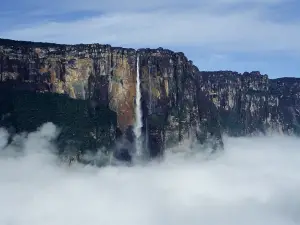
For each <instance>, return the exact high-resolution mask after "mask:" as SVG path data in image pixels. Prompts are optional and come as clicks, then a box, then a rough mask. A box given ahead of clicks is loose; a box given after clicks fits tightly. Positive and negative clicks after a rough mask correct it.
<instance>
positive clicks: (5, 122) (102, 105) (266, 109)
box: [0, 39, 300, 161]
mask: <svg viewBox="0 0 300 225" xmlns="http://www.w3.org/2000/svg"><path fill="white" fill-rule="evenodd" d="M137 56H139V63H140V64H139V69H140V71H139V73H140V79H141V86H140V88H141V100H142V114H143V118H142V121H143V127H142V133H143V137H145V138H144V143H143V145H144V148H147V149H149V153H150V157H157V156H161V155H162V154H163V152H164V150H165V149H167V148H170V147H173V146H174V145H177V144H178V143H181V142H183V141H184V140H189V143H191V148H192V144H193V143H196V144H200V145H201V146H204V147H209V148H211V149H214V150H216V149H222V147H223V143H222V133H226V134H228V135H232V136H241V135H250V134H256V133H258V132H260V133H266V132H268V131H276V132H281V133H286V134H297V135H298V134H300V126H299V125H300V124H299V123H300V78H279V79H269V78H268V76H267V75H261V74H260V73H259V72H256V71H254V72H251V73H248V72H245V73H244V74H239V73H237V72H232V71H211V72H207V71H199V70H198V68H197V67H196V66H194V65H193V63H192V61H189V60H188V59H187V58H186V57H185V56H184V54H183V53H181V52H172V51H170V50H167V49H163V48H158V49H138V50H134V49H126V48H119V47H112V46H110V45H100V44H79V45H60V44H51V43H37V42H24V41H13V40H7V39H0V105H1V107H0V126H5V127H7V128H8V129H9V130H10V131H11V133H12V134H13V133H20V132H23V131H33V130H35V129H36V128H37V127H38V126H41V125H42V124H43V123H45V122H49V121H50V122H53V123H55V124H56V125H58V127H59V128H60V129H61V132H60V135H59V137H58V142H57V145H58V147H59V149H60V150H61V151H62V152H66V151H71V152H72V151H74V149H76V150H78V149H80V150H81V151H84V150H96V149H103V151H104V152H107V151H108V150H110V149H113V152H114V154H115V156H116V157H117V158H119V159H123V160H128V161H130V159H131V151H132V149H133V148H134V145H133V143H134V139H135V137H134V134H133V125H134V122H135V117H136V116H135V110H134V109H135V106H136V102H135V97H136V96H135V95H136V76H137V66H136V63H137Z"/></svg>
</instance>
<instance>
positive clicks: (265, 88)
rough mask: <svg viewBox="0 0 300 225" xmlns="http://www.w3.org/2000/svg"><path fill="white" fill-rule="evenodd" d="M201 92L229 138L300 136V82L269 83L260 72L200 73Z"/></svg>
mask: <svg viewBox="0 0 300 225" xmlns="http://www.w3.org/2000/svg"><path fill="white" fill-rule="evenodd" d="M201 86H202V89H204V90H207V91H208V92H209V95H210V99H211V100H212V101H213V103H214V104H215V106H216V107H217V108H218V111H219V114H220V118H221V124H222V127H223V129H224V131H225V132H227V133H228V134H229V135H236V136H240V135H247V134H253V133H257V132H262V133H265V132H273V131H276V132H279V133H286V134H300V126H299V125H300V124H299V123H300V78H278V79H268V76H267V75H261V74H260V73H259V72H251V73H244V74H239V73H237V72H232V71H213V72H201Z"/></svg>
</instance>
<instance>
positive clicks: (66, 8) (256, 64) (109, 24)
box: [0, 0, 300, 78]
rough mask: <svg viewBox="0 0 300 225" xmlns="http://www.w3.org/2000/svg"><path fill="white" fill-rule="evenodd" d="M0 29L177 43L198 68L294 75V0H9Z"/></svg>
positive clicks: (61, 38) (298, 16)
mask: <svg viewBox="0 0 300 225" xmlns="http://www.w3.org/2000/svg"><path fill="white" fill-rule="evenodd" d="M0 18H1V20H0V37H2V38H11V39H18V40H31V41H47V42H57V43H69V44H75V43H102V44H111V45H113V46H123V47H133V48H141V47H150V48H156V47H164V48H170V49H171V50H174V51H182V52H184V53H185V54H186V55H187V57H188V58H189V59H190V60H192V61H193V62H194V64H195V65H197V66H198V67H199V69H200V70H235V71H238V72H244V71H253V70H260V71H261V72H262V73H263V74H268V75H269V76H270V77H271V78H272V77H282V76H295V77H300V0H151V1H146V0H145V1H141V0H51V1H43V0H26V1H25V0H9V1H5V3H4V4H1V8H0Z"/></svg>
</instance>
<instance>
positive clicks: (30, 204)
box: [0, 123, 300, 225]
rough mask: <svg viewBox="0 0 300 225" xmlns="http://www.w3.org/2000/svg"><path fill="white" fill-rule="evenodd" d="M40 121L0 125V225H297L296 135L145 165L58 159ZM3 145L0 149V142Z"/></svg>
mask: <svg viewBox="0 0 300 225" xmlns="http://www.w3.org/2000/svg"><path fill="white" fill-rule="evenodd" d="M57 135H58V130H57V129H56V127H55V126H54V125H53V124H51V123H48V124H45V125H44V126H42V127H41V128H40V129H38V131H36V132H32V133H29V134H23V135H19V136H16V137H15V138H14V142H13V143H14V144H11V145H9V146H7V137H8V133H7V132H6V131H5V130H3V129H2V130H0V199H1V201H0V211H1V217H0V224H14V225H21V224H31V225H38V224H45V223H48V224H56V225H63V224H66V221H68V224H74V225H75V224H95V223H100V224H115V225H118V224H122V225H124V224H125V225H127V224H128V225H129V224H130V225H131V224H145V225H148V224H149V225H150V224H151V225H153V224H157V225H160V224H164V225H182V224H190V225H193V224H195V225H196V224H197V225H198V224H207V225H218V224H220V225H221V224H222V225H227V224H228V225H229V224H230V225H238V224H244V225H262V224H277V225H293V224H299V222H300V217H299V213H298V205H299V204H300V198H299V194H298V193H299V188H300V178H299V175H298V173H297V171H298V170H299V160H300V151H299V144H300V140H299V139H296V138H294V137H286V136H265V137H253V138H224V144H225V151H224V152H223V153H222V154H221V155H219V157H216V158H210V160H207V158H206V156H205V155H204V154H200V153H198V154H185V152H186V151H188V150H189V147H187V145H182V146H179V147H178V148H177V149H173V150H174V151H172V152H171V151H170V152H168V153H167V154H166V157H165V158H164V160H163V161H161V162H159V163H158V162H154V161H153V162H152V163H149V164H147V165H136V166H133V167H128V166H122V165H120V166H113V167H112V166H107V167H104V168H102V169H98V168H97V167H92V166H84V165H82V164H73V165H71V166H68V165H66V164H61V163H60V161H59V160H57V157H56V156H55V154H53V153H54V152H55V151H56V150H55V146H54V145H53V143H52V140H54V139H55V137H56V136H57ZM5 146H6V147H5Z"/></svg>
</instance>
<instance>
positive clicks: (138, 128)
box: [134, 56, 143, 158]
mask: <svg viewBox="0 0 300 225" xmlns="http://www.w3.org/2000/svg"><path fill="white" fill-rule="evenodd" d="M136 71H137V72H136V73H137V74H136V99H135V125H134V134H135V137H136V139H135V146H136V156H137V157H138V158H140V157H141V156H142V151H143V150H142V140H141V136H142V127H143V122H142V109H141V97H142V95H141V81H140V60H139V56H137V62H136Z"/></svg>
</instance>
